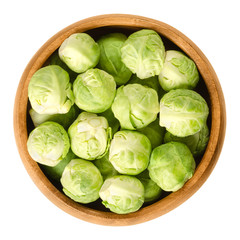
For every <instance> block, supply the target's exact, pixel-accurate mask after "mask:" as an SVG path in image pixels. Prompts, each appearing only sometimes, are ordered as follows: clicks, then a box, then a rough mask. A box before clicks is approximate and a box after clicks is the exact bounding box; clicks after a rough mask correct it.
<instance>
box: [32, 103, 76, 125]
mask: <svg viewBox="0 0 240 240" xmlns="http://www.w3.org/2000/svg"><path fill="white" fill-rule="evenodd" d="M29 114H30V116H31V119H32V121H33V125H34V126H35V127H37V126H38V125H40V124H41V123H44V122H46V121H52V122H57V123H59V124H60V125H62V126H63V127H64V128H65V129H68V127H69V126H70V125H71V124H72V122H73V121H74V120H75V119H76V117H77V116H78V114H79V109H78V108H77V107H76V106H75V105H73V106H72V107H71V108H70V110H69V111H68V112H67V113H65V114H39V113H37V112H36V111H34V109H32V108H31V109H30V110H29Z"/></svg>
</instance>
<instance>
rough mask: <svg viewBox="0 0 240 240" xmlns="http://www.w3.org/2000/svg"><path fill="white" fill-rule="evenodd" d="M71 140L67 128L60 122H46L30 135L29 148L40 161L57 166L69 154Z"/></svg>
mask: <svg viewBox="0 0 240 240" xmlns="http://www.w3.org/2000/svg"><path fill="white" fill-rule="evenodd" d="M69 148H70V142H69V138H68V134H67V132H66V130H65V129H64V128H63V127H62V126H61V125H60V124H58V123H55V122H45V123H42V124H40V125H39V126H38V127H36V128H35V129H34V130H33V131H32V132H31V133H30V134H29V137H28V141H27V149H28V152H29V154H30V156H31V157H32V159H33V160H35V161H36V162H38V163H41V164H44V165H47V166H52V167H53V166H56V165H57V164H58V163H59V162H60V161H61V160H62V159H63V158H65V156H66V155H67V153H68V151H69Z"/></svg>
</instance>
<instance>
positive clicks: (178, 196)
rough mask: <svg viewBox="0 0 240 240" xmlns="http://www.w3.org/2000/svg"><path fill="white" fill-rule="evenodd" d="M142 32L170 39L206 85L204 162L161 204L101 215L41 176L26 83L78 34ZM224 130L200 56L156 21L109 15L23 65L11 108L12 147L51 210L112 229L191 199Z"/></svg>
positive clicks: (61, 35)
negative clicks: (30, 142) (33, 153)
mask: <svg viewBox="0 0 240 240" xmlns="http://www.w3.org/2000/svg"><path fill="white" fill-rule="evenodd" d="M141 28H150V29H153V30H155V31H157V32H158V33H159V34H160V35H161V36H163V37H165V38H166V39H168V40H170V41H171V42H172V43H174V44H175V45H176V46H177V47H178V48H180V49H181V50H182V51H184V52H185V53H186V54H187V55H188V56H189V57H191V58H192V59H193V60H194V61H195V63H196V65H197V67H198V70H199V72H200V74H201V76H202V78H203V80H204V82H205V85H206V88H207V93H206V94H208V95H209V101H210V110H211V132H210V139H209V143H208V146H207V149H206V151H205V154H204V156H203V158H202V159H201V161H200V163H199V164H198V167H197V169H196V171H195V174H194V176H193V177H192V178H191V179H190V180H189V181H188V182H187V183H186V184H185V185H184V187H183V188H181V189H180V190H179V191H177V192H174V193H171V194H169V195H168V196H166V197H165V198H163V199H161V200H159V201H158V202H156V203H154V204H152V205H149V206H146V207H143V208H142V209H140V210H139V211H137V212H135V213H130V214H123V215H118V214H115V213H111V212H103V211H100V210H95V209H92V208H90V207H87V206H85V205H83V204H78V203H76V202H74V201H72V200H71V199H69V198H68V197H67V196H65V195H64V194H62V192H61V191H59V190H58V189H57V188H56V187H55V186H54V185H53V184H52V183H51V182H50V181H49V180H48V179H47V177H46V176H45V175H44V174H43V172H42V171H41V169H40V167H39V166H38V164H37V163H36V162H35V161H33V160H32V159H31V157H30V156H29V154H28V151H27V145H26V143H27V138H28V131H27V120H26V119H27V105H28V84H29V81H30V79H31V77H32V75H33V74H34V73H35V72H36V71H37V70H38V69H39V68H40V67H41V66H42V65H43V64H44V63H45V62H46V61H47V59H48V58H49V56H51V54H52V53H53V52H54V51H55V50H56V49H57V48H58V47H59V46H60V45H61V43H62V42H63V41H64V40H65V39H66V38H67V37H69V36H70V35H71V34H73V33H76V32H86V31H91V32H92V33H94V32H96V34H97V32H98V34H99V33H101V31H106V32H107V31H110V30H108V29H111V30H112V29H126V31H135V30H137V29H141ZM225 129H226V110H225V102H224V96H223V93H222V89H221V86H220V83H219V81H218V78H217V75H216V73H215V71H214V69H213V68H212V66H211V64H210V63H209V61H208V59H207V58H206V57H205V55H204V54H203V53H202V51H201V50H200V49H199V48H198V47H197V46H196V45H195V44H194V43H193V42H192V41H191V40H190V39H188V38H187V37H186V36H185V35H183V34H182V33H181V32H179V31H178V30H177V29H175V28H173V27H171V26H169V25H167V24H165V23H163V22H160V21H157V20H154V19H149V18H146V17H141V16H135V15H124V14H109V15H101V16H96V17H91V18H87V19H84V20H81V21H79V22H76V23H74V24H72V25H70V26H68V27H66V28H64V29H63V30H61V31H60V32H58V33H57V34H56V35H54V36H53V37H52V38H50V39H49V40H48V41H47V42H46V43H45V44H44V45H43V46H42V47H41V48H40V49H39V50H38V51H37V53H36V54H35V55H34V56H33V58H32V59H31V61H30V62H29V64H28V65H27V67H26V69H25V71H24V72H23V75H22V77H21V80H20V82H19V86H18V90H17V93H16V97H15V106H14V132H15V139H16V144H17V147H18V151H19V154H20V157H21V159H22V162H23V164H24V166H25V168H26V170H27V172H28V174H29V175H30V177H31V178H32V180H33V181H34V183H35V184H36V186H37V187H38V188H39V189H40V190H41V191H42V193H43V194H44V195H45V196H46V197H47V198H48V199H49V200H50V201H52V202H53V203H54V204H55V205H57V206H58V207H59V208H61V209H62V210H64V211H65V212H67V213H69V214H71V215H73V216H75V217H77V218H80V219H82V220H85V221H88V222H91V223H96V224H101V225H112V226H123V225H132V224H137V223H141V222H145V221H148V220H151V219H154V218H157V217H159V216H161V215H163V214H165V213H167V212H169V211H171V210H173V209H174V208H176V207H177V206H179V205H180V204H182V203H183V202H184V201H186V200H187V199H188V198H189V197H191V196H192V195H193V194H194V193H195V192H196V191H197V190H198V189H199V188H200V187H201V186H202V184H203V183H204V182H205V181H206V180H207V178H208V177H209V175H210V174H211V172H212V170H213V168H214V166H215V164H216V163H217V160H218V157H219V155H220V153H221V149H222V146H223V142H224V137H225Z"/></svg>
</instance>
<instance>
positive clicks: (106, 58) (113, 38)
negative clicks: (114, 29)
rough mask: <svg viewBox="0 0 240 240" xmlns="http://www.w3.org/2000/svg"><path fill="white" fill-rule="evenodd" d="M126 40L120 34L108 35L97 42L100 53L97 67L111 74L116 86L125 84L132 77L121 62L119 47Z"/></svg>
mask: <svg viewBox="0 0 240 240" xmlns="http://www.w3.org/2000/svg"><path fill="white" fill-rule="evenodd" d="M126 40H127V37H126V36H125V35H124V34H122V33H110V34H107V35H104V36H102V37H101V38H100V39H99V40H98V41H97V43H98V44H99V47H100V52H101V54H100V59H99V63H98V66H99V68H101V69H103V70H104V71H106V72H108V73H109V74H111V75H112V76H113V77H114V80H115V82H116V83H117V85H122V84H125V83H126V82H127V81H128V80H129V79H130V77H131V75H132V72H131V71H130V70H129V69H128V68H127V67H126V66H125V64H124V63H123V62H122V60H121V47H122V46H123V43H124V42H125V41H126Z"/></svg>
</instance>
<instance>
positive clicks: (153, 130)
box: [138, 118, 165, 149]
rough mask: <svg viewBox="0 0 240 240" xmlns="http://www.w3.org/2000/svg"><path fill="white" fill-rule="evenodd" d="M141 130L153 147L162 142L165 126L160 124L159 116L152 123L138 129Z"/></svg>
mask: <svg viewBox="0 0 240 240" xmlns="http://www.w3.org/2000/svg"><path fill="white" fill-rule="evenodd" d="M138 131H139V132H141V133H143V134H144V135H146V136H147V137H148V139H149V140H150V142H151V145H152V149H153V148H155V147H158V146H159V145H161V144H162V142H163V138H164V134H165V128H163V127H161V126H160V125H159V119H158V118H157V119H156V120H155V121H154V122H152V123H150V124H149V125H148V126H146V127H145V128H141V129H138Z"/></svg>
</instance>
